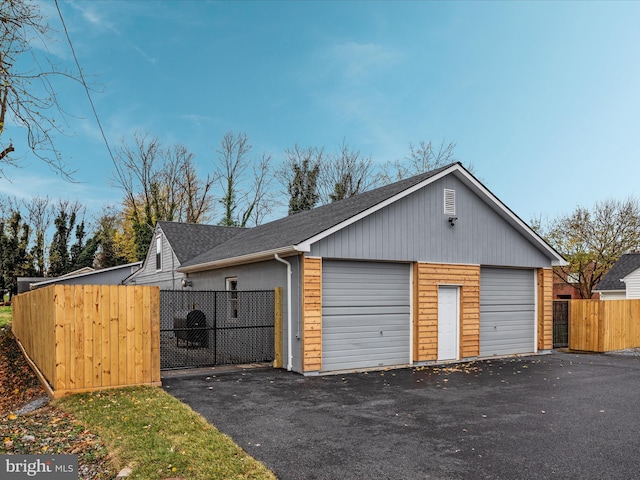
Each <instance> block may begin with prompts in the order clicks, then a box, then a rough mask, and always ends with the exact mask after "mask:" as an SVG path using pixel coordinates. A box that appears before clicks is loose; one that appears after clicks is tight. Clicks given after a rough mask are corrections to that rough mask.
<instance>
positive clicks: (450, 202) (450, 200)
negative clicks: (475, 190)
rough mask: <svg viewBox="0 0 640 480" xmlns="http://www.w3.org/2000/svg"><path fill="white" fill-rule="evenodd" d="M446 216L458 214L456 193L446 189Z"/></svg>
mask: <svg viewBox="0 0 640 480" xmlns="http://www.w3.org/2000/svg"><path fill="white" fill-rule="evenodd" d="M444 214H445V215H455V214H456V191H455V190H452V189H450V188H445V189H444Z"/></svg>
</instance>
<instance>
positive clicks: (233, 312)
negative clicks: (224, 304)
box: [225, 277, 238, 318]
mask: <svg viewBox="0 0 640 480" xmlns="http://www.w3.org/2000/svg"><path fill="white" fill-rule="evenodd" d="M225 284H226V289H227V291H228V292H229V295H228V297H227V299H228V301H229V304H228V305H229V318H238V277H227V278H226V279H225Z"/></svg>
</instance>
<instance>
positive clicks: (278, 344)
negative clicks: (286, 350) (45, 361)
mask: <svg viewBox="0 0 640 480" xmlns="http://www.w3.org/2000/svg"><path fill="white" fill-rule="evenodd" d="M273 303H274V321H275V323H274V329H273V342H274V345H273V353H274V360H273V367H274V368H282V367H283V366H284V364H283V361H282V287H276V289H275V291H274V301H273Z"/></svg>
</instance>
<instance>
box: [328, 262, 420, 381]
mask: <svg viewBox="0 0 640 480" xmlns="http://www.w3.org/2000/svg"><path fill="white" fill-rule="evenodd" d="M322 268H323V272H322V369H323V370H324V371H330V370H347V369H358V368H368V367H378V366H391V365H398V364H405V363H408V362H409V360H410V359H409V356H410V354H409V352H410V314H411V309H410V305H409V303H410V284H409V282H410V277H409V275H410V273H409V266H408V265H402V264H391V263H373V262H366V263H363V262H348V261H325V262H323V267H322ZM380 332H383V333H382V335H380Z"/></svg>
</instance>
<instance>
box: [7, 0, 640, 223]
mask: <svg viewBox="0 0 640 480" xmlns="http://www.w3.org/2000/svg"><path fill="white" fill-rule="evenodd" d="M60 7H61V11H62V14H63V17H64V19H65V22H66V24H67V27H68V29H69V34H70V36H71V40H72V42H73V44H74V47H75V49H76V53H77V55H78V59H79V61H80V64H81V66H82V68H83V70H84V72H85V74H86V75H89V76H90V80H91V82H92V83H93V85H94V89H95V91H94V92H93V93H92V97H93V100H94V102H95V105H96V108H97V111H98V114H99V116H100V119H101V121H102V124H103V127H104V130H105V133H106V135H107V138H108V140H109V143H110V145H111V147H112V149H117V148H118V145H119V144H120V142H121V140H122V139H123V138H126V139H131V137H132V135H133V133H134V132H135V131H136V130H139V131H145V132H149V133H150V134H152V135H154V136H158V137H159V138H160V140H161V141H162V143H163V144H165V145H167V146H169V145H172V144H174V143H181V144H184V145H185V146H186V147H187V148H189V149H190V150H191V151H192V152H193V153H195V155H196V161H197V164H198V167H199V169H200V171H201V173H202V174H206V172H207V171H210V170H211V169H212V165H213V164H212V161H214V160H215V158H216V153H215V150H216V148H217V147H218V144H219V142H220V139H221V138H222V136H223V134H224V133H225V132H227V131H229V130H233V131H236V132H246V133H247V135H248V136H249V139H250V141H251V143H252V145H253V147H254V151H255V152H256V153H259V152H262V151H266V152H270V153H271V154H272V155H273V157H274V159H275V160H278V161H279V160H281V159H282V152H283V151H284V150H285V149H286V148H288V147H292V146H293V145H294V144H295V143H298V144H300V145H303V146H306V145H313V146H324V147H325V148H326V149H328V150H334V149H337V147H338V145H339V144H340V143H341V142H342V140H343V139H344V140H345V141H346V142H347V143H348V144H349V145H350V146H351V147H353V148H355V149H358V150H360V152H361V153H362V154H364V155H365V156H371V158H372V159H373V161H374V162H376V163H379V164H384V163H385V162H389V161H393V160H395V159H398V158H402V157H403V156H404V155H405V154H406V153H407V151H408V145H409V143H410V142H414V143H417V142H419V141H420V140H427V141H428V140H433V141H434V142H437V143H439V142H440V141H442V140H443V139H444V140H445V141H447V142H455V143H456V144H457V147H456V157H457V159H459V160H460V161H462V162H463V163H465V164H473V167H474V172H475V174H476V175H477V176H478V177H479V178H480V179H481V180H482V181H483V183H484V184H485V185H486V186H487V187H488V188H489V189H490V190H491V191H492V192H493V193H494V194H495V195H497V196H498V198H500V199H501V200H502V201H503V202H505V203H506V204H507V205H508V206H509V207H510V208H511V209H512V210H514V212H515V213H516V214H518V215H519V216H520V217H521V218H523V219H524V220H525V221H529V220H531V219H532V218H533V217H535V216H538V215H543V216H547V217H555V216H557V215H559V214H563V213H569V212H571V211H572V210H573V209H574V208H575V207H576V206H577V205H583V206H587V207H590V206H592V205H593V204H594V203H595V202H596V201H599V200H603V199H606V198H617V199H624V198H627V197H628V196H637V192H638V185H639V180H638V179H639V178H640V175H639V173H640V166H639V165H640V162H639V160H640V158H639V157H640V155H639V153H640V148H639V147H640V145H639V144H640V120H639V115H640V29H639V28H638V24H640V2H577V1H576V2H463V1H457V2H414V1H412V2H385V1H376V2H373V1H370V2H357V1H351V2H320V1H318V2H277V1H267V2H258V1H247V2H230V1H228V2H213V1H212V2H206V1H160V0H155V1H151V0H144V1H143V0H140V1H127V2H125V1H108V2H102V1H91V2H80V1H73V2H68V1H65V0H60ZM41 8H42V12H43V13H44V14H46V15H50V16H51V24H52V26H53V27H54V28H56V29H57V30H59V31H60V32H61V31H62V29H61V27H60V24H59V20H57V19H56V17H57V12H56V9H55V4H54V3H53V2H50V1H45V2H42V3H41ZM55 38H56V39H57V41H56V42H55V43H52V44H49V45H48V49H49V52H50V53H51V54H52V55H54V56H55V58H56V59H57V60H58V61H59V62H60V65H62V66H64V67H66V68H67V69H69V70H70V71H73V70H74V69H75V68H76V67H75V64H74V63H73V58H72V55H71V51H70V49H69V46H68V44H67V43H66V40H65V39H64V37H63V36H62V35H61V33H59V34H57V35H55ZM59 88H60V90H59V92H60V98H59V99H60V103H61V104H62V105H63V106H64V108H65V110H66V111H67V112H69V116H68V117H67V121H68V127H67V128H66V130H67V132H68V133H69V134H70V136H60V137H57V145H58V147H59V149H60V150H61V152H62V153H63V155H64V156H65V159H66V160H67V162H68V164H69V165H70V166H71V167H72V168H74V169H76V170H77V173H76V175H75V178H76V180H77V181H78V182H79V183H77V184H69V183H66V182H64V181H63V180H62V179H60V177H59V176H56V175H55V173H53V172H52V171H51V170H49V169H48V168H47V167H45V166H43V165H42V164H41V163H40V162H38V161H37V160H36V159H35V158H33V157H31V156H29V155H27V158H26V159H25V160H26V162H27V163H28V164H29V165H30V166H29V167H28V168H24V169H20V170H11V169H10V170H7V173H8V174H9V175H10V176H11V177H12V179H13V182H12V183H9V182H7V181H6V180H4V179H0V193H5V194H15V195H18V196H23V197H28V196H31V195H37V194H39V195H42V194H48V195H50V196H51V197H54V198H57V197H62V198H69V199H79V200H80V201H82V202H84V203H85V204H86V205H87V207H88V208H89V210H90V211H99V210H100V209H101V207H102V206H104V205H105V204H107V203H111V204H117V203H118V202H119V200H120V198H122V196H121V193H120V192H119V191H118V190H117V189H115V188H114V187H113V186H112V185H111V182H110V180H109V178H110V176H111V175H112V172H113V165H112V161H111V159H110V157H109V155H108V152H107V149H106V147H105V145H104V142H103V141H102V139H101V136H100V133H99V130H98V127H97V125H96V122H95V119H94V118H93V114H92V113H91V110H90V106H89V103H88V100H87V98H86V95H85V93H84V92H83V90H82V89H81V88H80V86H79V85H76V84H72V83H64V84H61V85H60V87H59ZM7 132H9V133H10V136H11V137H12V138H13V139H14V143H15V145H16V148H20V146H21V141H22V139H21V137H23V136H24V135H23V132H21V130H19V129H17V128H12V129H9V128H8V129H7ZM9 133H7V135H9ZM285 213H286V210H285V209H283V210H282V212H281V214H285Z"/></svg>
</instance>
